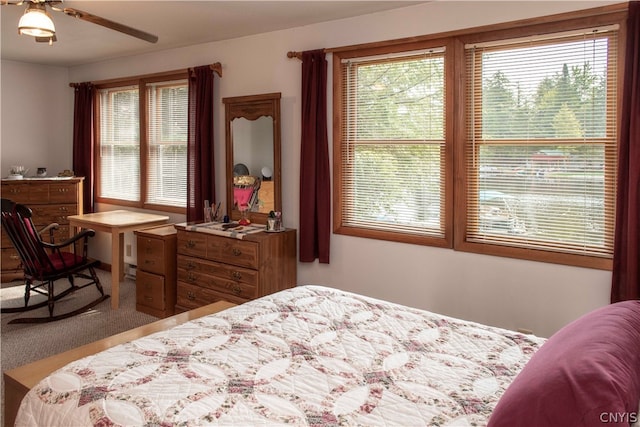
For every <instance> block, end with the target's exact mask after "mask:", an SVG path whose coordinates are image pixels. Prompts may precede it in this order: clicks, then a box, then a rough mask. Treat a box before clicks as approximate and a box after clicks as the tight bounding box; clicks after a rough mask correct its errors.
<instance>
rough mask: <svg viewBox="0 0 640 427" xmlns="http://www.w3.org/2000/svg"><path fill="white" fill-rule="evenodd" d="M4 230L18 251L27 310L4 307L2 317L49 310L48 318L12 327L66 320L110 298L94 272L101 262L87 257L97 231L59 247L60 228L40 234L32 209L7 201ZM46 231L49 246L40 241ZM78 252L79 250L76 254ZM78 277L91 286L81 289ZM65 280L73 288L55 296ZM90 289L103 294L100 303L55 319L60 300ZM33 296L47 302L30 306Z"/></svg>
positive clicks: (49, 228) (21, 320) (29, 319)
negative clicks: (57, 284)
mask: <svg viewBox="0 0 640 427" xmlns="http://www.w3.org/2000/svg"><path fill="white" fill-rule="evenodd" d="M2 227H3V229H4V232H5V233H7V236H8V237H9V239H10V240H11V243H13V246H14V247H15V248H16V250H17V251H18V254H19V256H20V260H21V262H22V268H23V271H24V284H25V292H24V307H11V308H5V307H3V308H2V310H1V311H2V313H16V312H23V311H27V310H33V309H36V308H40V307H44V306H45V305H47V306H48V307H49V316H47V317H21V318H18V319H13V320H11V321H10V322H9V323H40V322H50V321H53V320H60V319H66V318H68V317H71V316H75V315H76V314H79V313H82V312H84V311H86V310H88V309H90V308H91V307H93V306H95V305H96V304H99V303H100V302H102V301H104V300H105V299H107V298H109V295H105V293H104V290H103V289H102V285H101V284H100V280H99V279H98V276H97V275H96V272H95V266H96V265H98V264H100V261H99V260H92V259H90V258H88V257H87V245H88V240H89V237H93V236H94V235H95V231H93V230H82V231H81V232H80V233H78V234H76V235H75V236H73V237H71V238H70V239H68V240H66V241H64V242H61V243H59V244H56V243H55V241H54V237H53V231H54V230H55V229H56V228H57V227H58V224H56V223H53V224H50V225H48V226H47V227H45V228H44V229H43V230H40V231H37V230H36V227H35V226H34V224H33V221H32V213H31V209H29V208H28V207H27V206H25V205H22V204H18V203H14V202H13V201H11V200H8V199H2ZM46 231H49V235H50V242H46V241H44V240H43V239H42V237H41V234H42V233H43V232H46ZM76 248H78V250H77V251H76ZM80 248H81V249H80ZM63 249H66V250H63ZM76 252H78V253H76ZM80 252H81V254H80ZM85 271H86V272H85ZM76 277H79V278H83V279H88V280H89V282H87V283H84V284H82V285H80V286H78V285H76V283H75V281H74V279H75V278H76ZM64 278H66V279H67V280H68V281H69V283H70V287H69V288H67V289H65V290H64V291H62V292H59V293H57V294H56V293H55V286H54V284H55V282H56V281H58V280H59V279H64ZM90 285H95V286H96V288H97V289H98V291H99V292H100V297H99V298H98V299H96V300H94V301H92V302H90V303H89V304H86V305H84V306H83V307H80V308H78V309H76V310H73V311H69V312H66V313H62V314H56V315H54V313H53V310H54V305H55V302H56V301H57V300H59V299H60V298H62V297H64V296H66V295H68V294H70V293H72V292H75V291H77V290H80V289H82V288H85V287H87V286H90ZM32 292H35V293H38V294H41V295H45V296H46V297H47V300H46V301H43V302H39V303H37V304H32V305H29V298H30V297H31V293H32Z"/></svg>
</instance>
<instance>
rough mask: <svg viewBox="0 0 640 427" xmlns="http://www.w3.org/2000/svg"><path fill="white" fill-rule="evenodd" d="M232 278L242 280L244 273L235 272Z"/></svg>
mask: <svg viewBox="0 0 640 427" xmlns="http://www.w3.org/2000/svg"><path fill="white" fill-rule="evenodd" d="M231 277H233V278H234V279H236V280H240V279H242V273H240V272H239V271H234V272H232V273H231Z"/></svg>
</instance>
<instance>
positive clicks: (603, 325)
mask: <svg viewBox="0 0 640 427" xmlns="http://www.w3.org/2000/svg"><path fill="white" fill-rule="evenodd" d="M639 400H640V301H637V300H634V301H624V302H619V303H616V304H611V305H608V306H605V307H602V308H599V309H597V310H595V311H592V312H591V313H588V314H586V315H584V316H582V317H581V318H579V319H577V320H575V321H573V322H571V323H570V324H568V325H567V326H565V327H564V328H562V329H561V330H560V331H558V332H557V333H555V334H554V335H553V336H552V337H551V338H549V340H547V342H546V343H544V344H543V345H542V347H541V348H540V349H539V350H538V351H537V352H536V354H534V355H533V357H532V358H531V360H530V361H529V363H527V365H526V366H525V367H524V369H523V370H522V372H520V374H519V375H518V376H517V377H516V378H515V380H514V381H513V383H511V385H510V386H509V387H508V388H507V390H506V391H505V393H504V395H503V396H502V397H501V398H500V401H499V402H498V404H497V405H496V408H495V409H494V411H493V414H492V415H491V418H490V419H489V425H488V426H489V427H502V426H505V427H507V426H508V427H516V426H531V427H540V426H562V427H572V426H598V427H602V426H603V425H607V426H626V427H629V425H630V424H632V423H634V422H635V421H636V420H637V418H638V401H639Z"/></svg>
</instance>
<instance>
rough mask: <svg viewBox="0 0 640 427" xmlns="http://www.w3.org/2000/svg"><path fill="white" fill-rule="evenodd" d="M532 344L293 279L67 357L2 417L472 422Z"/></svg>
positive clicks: (38, 421) (484, 415) (76, 421)
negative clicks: (275, 289)
mask: <svg viewBox="0 0 640 427" xmlns="http://www.w3.org/2000/svg"><path fill="white" fill-rule="evenodd" d="M543 342H544V340H543V339H542V338H537V337H533V336H527V335H523V334H519V333H516V332H511V331H507V330H503V329H498V328H493V327H489V326H485V325H481V324H477V323H470V322H466V321H462V320H458V319H454V318H450V317H445V316H441V315H437V314H433V313H430V312H426V311H422V310H418V309H414V308H409V307H405V306H401V305H397V304H393V303H390V302H385V301H381V300H376V299H372V298H368V297H364V296H361V295H356V294H351V293H346V292H342V291H339V290H336V289H332V288H327V287H320V286H299V287H297V288H293V289H290V290H286V291H283V292H280V293H277V294H273V295H270V296H267V297H264V298H261V299H258V300H255V301H251V302H249V303H245V304H243V305H240V306H237V307H234V308H231V309H228V310H225V311H223V312H220V313H217V314H214V315H210V316H206V317H203V318H200V319H197V320H193V321H191V322H188V323H185V324H183V325H180V326H177V327H174V328H173V329H170V330H168V331H164V332H160V333H156V334H153V335H149V336H147V337H143V338H140V339H138V340H135V341H133V342H130V343H127V344H123V345H119V346H116V347H113V348H111V349H109V350H107V351H104V352H102V353H99V354H97V355H94V356H89V357H86V358H84V359H80V360H78V361H76V362H73V363H71V364H69V365H67V366H66V367H64V368H62V369H61V370H59V371H57V372H55V373H53V374H52V375H51V376H49V377H48V378H45V379H44V380H43V381H42V382H41V383H40V384H39V385H37V386H36V387H34V388H33V389H32V390H31V391H30V392H29V394H28V395H27V396H26V398H25V399H24V401H23V402H22V405H21V407H20V411H19V413H18V418H17V422H16V425H18V426H26V425H33V426H80V425H87V426H90V425H93V426H111V425H147V426H150V425H154V426H170V425H185V426H205V425H233V426H261V425H263V426H266V425H268V426H274V425H284V424H289V425H302V426H335V425H348V426H353V425H366V426H393V425H397V426H413V425H436V426H464V425H486V423H487V420H488V418H489V415H490V414H491V411H492V409H493V408H494V406H495V405H496V403H497V401H498V399H499V398H500V396H501V395H502V393H503V392H504V390H505V389H506V387H507V386H508V385H509V383H510V382H511V381H512V380H513V378H514V377H515V375H517V373H518V372H519V371H520V370H521V369H522V367H523V366H524V365H525V363H526V362H527V361H528V360H529V358H530V357H531V356H532V354H533V353H534V352H535V351H536V350H537V348H538V347H539V346H540V345H541V344H542V343H543Z"/></svg>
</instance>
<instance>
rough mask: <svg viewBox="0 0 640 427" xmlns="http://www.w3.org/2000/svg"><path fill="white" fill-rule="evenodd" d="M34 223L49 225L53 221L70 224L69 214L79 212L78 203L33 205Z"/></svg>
mask: <svg viewBox="0 0 640 427" xmlns="http://www.w3.org/2000/svg"><path fill="white" fill-rule="evenodd" d="M30 207H31V211H32V212H33V222H34V224H41V225H49V224H51V223H52V222H57V223H58V224H68V223H69V218H68V217H69V215H75V214H77V213H78V205H69V204H67V205H32V206H30Z"/></svg>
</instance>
